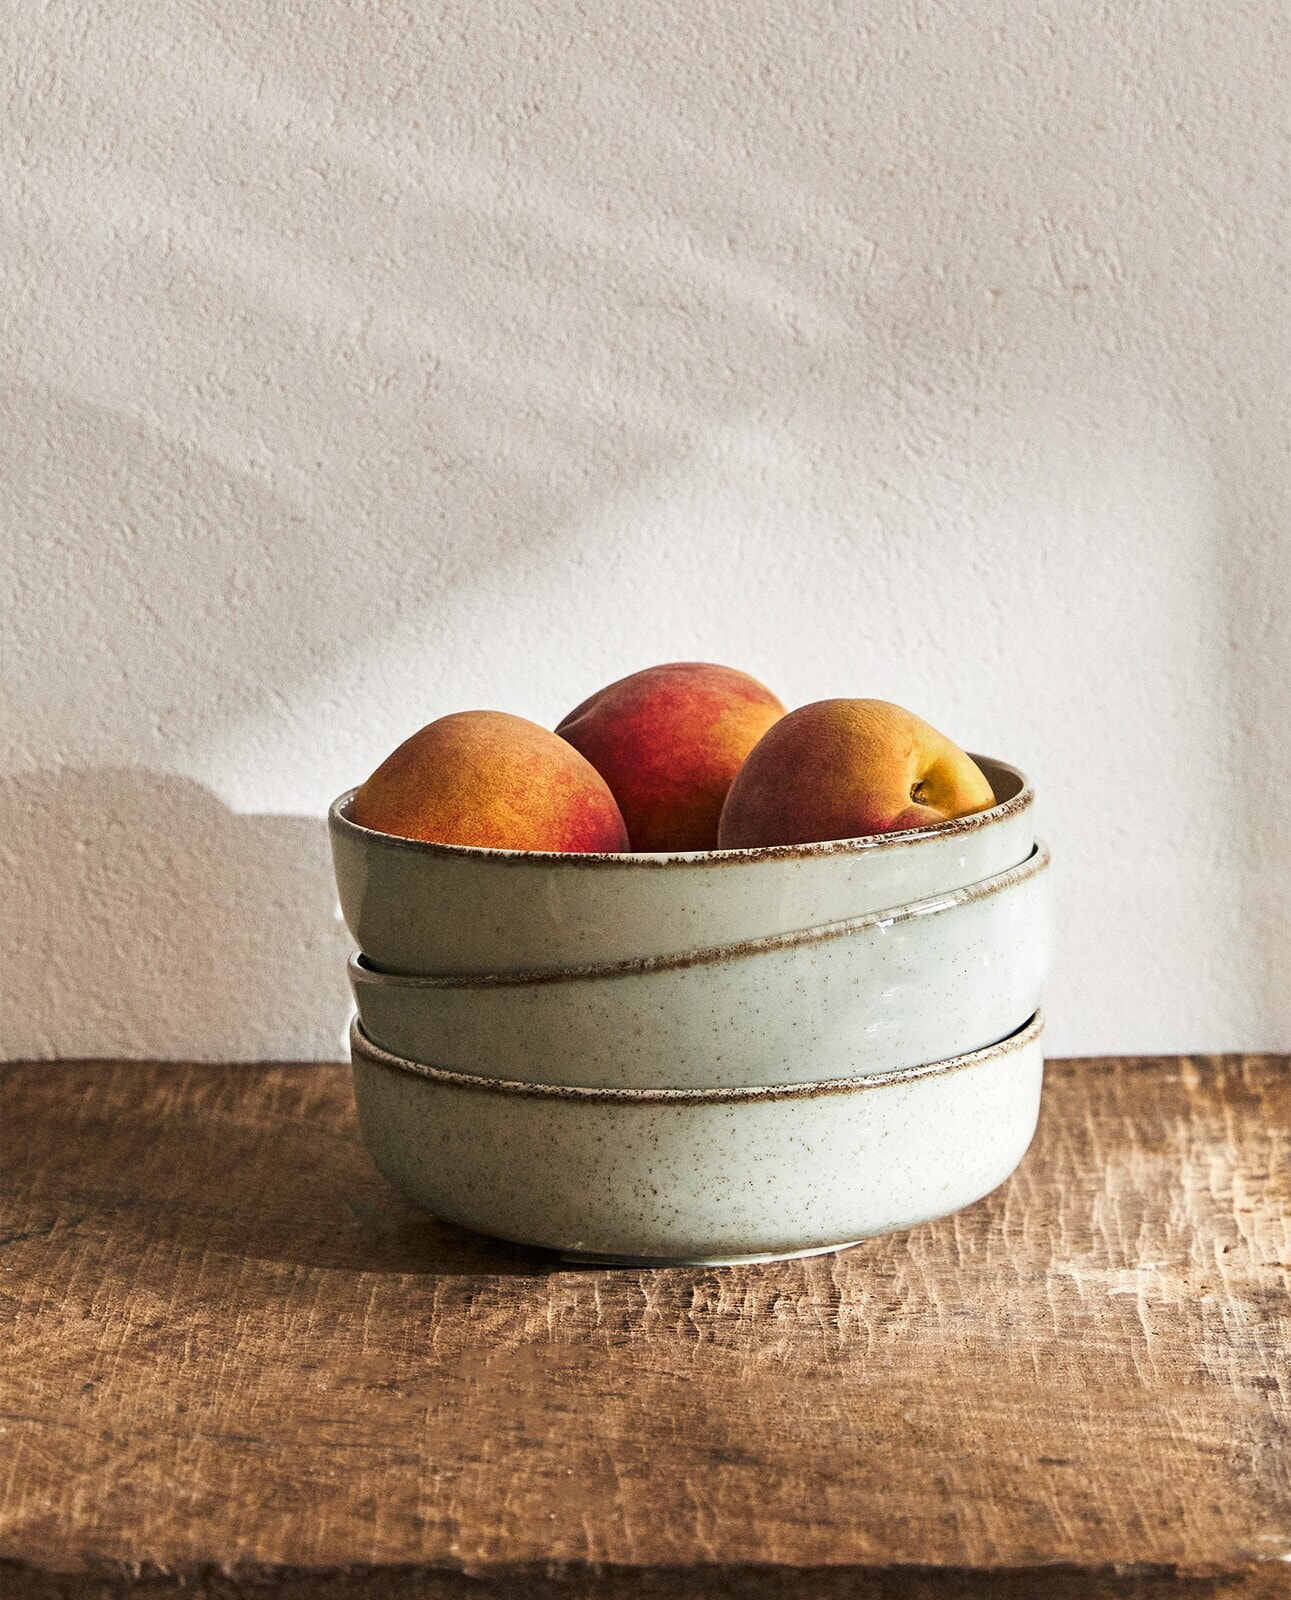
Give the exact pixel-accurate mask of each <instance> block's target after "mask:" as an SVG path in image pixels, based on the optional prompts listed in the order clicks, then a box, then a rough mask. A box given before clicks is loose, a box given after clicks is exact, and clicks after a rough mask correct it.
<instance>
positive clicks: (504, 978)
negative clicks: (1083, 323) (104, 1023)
mask: <svg viewBox="0 0 1291 1600" xmlns="http://www.w3.org/2000/svg"><path fill="white" fill-rule="evenodd" d="M1048 864H1049V853H1048V851H1047V850H1046V849H1045V847H1044V846H1043V845H1039V846H1037V847H1036V849H1035V850H1034V852H1033V853H1032V855H1031V857H1030V859H1029V860H1028V861H1026V862H1024V863H1023V864H1022V865H1021V866H1017V867H1012V868H1010V869H1009V870H1008V871H1007V872H1002V873H999V874H997V875H996V876H995V877H993V878H987V879H986V880H985V881H984V882H982V883H976V884H972V885H970V886H969V887H968V888H965V889H955V890H952V891H951V892H950V893H947V894H942V895H939V896H938V897H937V898H936V899H932V900H922V901H916V902H915V903H914V904H913V905H905V906H897V907H894V908H891V909H888V910H886V911H879V912H872V913H871V914H870V915H868V916H864V917H855V918H852V919H851V920H849V921H847V922H834V923H826V924H825V925H824V926H822V927H815V928H809V929H807V930H805V931H803V932H799V933H784V934H777V935H775V936H773V937H771V938H766V939H753V940H749V941H747V942H745V943H743V944H737V945H725V946H722V947H720V948H718V949H709V950H698V951H691V952H689V953H687V954H684V955H680V956H663V957H655V958H654V959H652V960H648V961H633V962H624V963H621V964H619V965H617V966H594V967H583V968H578V969H574V970H571V971H555V972H545V973H536V974H519V973H508V974H502V975H495V976H487V977H465V978H463V977H456V978H444V977H441V978H410V977H402V976H392V975H390V974H387V973H381V972H375V971H373V970H372V968H371V967H370V966H368V965H367V964H366V963H365V962H364V961H362V960H361V959H360V958H357V957H356V958H355V959H353V960H351V962H350V982H351V985H352V987H353V990H354V997H355V1000H356V1002H357V1004H358V1010H359V1018H360V1021H361V1022H362V1025H363V1031H364V1033H365V1034H366V1036H367V1037H368V1038H369V1039H370V1040H371V1041H372V1042H373V1043H374V1044H376V1045H378V1046H380V1047H381V1048H382V1049H385V1050H388V1051H390V1052H391V1053H392V1054H393V1055H397V1056H405V1057H407V1058H408V1059H410V1060H413V1061H424V1062H431V1063H433V1064H434V1065H435V1066H438V1067H444V1068H447V1069H448V1070H450V1071H454V1072H466V1073H471V1074H474V1075H476V1076H478V1077H483V1078H507V1079H515V1080H517V1081H519V1082H523V1083H544V1084H573V1085H580V1086H583V1087H588V1088H608V1089H708V1088H742V1087H745V1086H762V1085H766V1084H784V1083H808V1082H813V1081H815V1080H816V1079H819V1078H847V1077H856V1076H858V1075H861V1074H864V1073H876V1072H893V1071H897V1070H899V1069H902V1068H905V1067H915V1066H920V1065H922V1064H923V1063H924V1062H926V1061H940V1060H941V1059H943V1058H944V1057H946V1056H952V1055H959V1054H962V1053H963V1052H964V1051H966V1050H977V1049H979V1048H981V1047H982V1046H984V1045H988V1044H994V1043H995V1042H996V1041H997V1040H999V1039H1003V1038H1005V1037H1006V1036H1007V1035H1008V1034H1010V1033H1012V1032H1013V1031H1014V1029H1015V1028H1017V1027H1019V1026H1020V1025H1021V1024H1022V1023H1023V1022H1024V1021H1025V1020H1026V1019H1027V1018H1028V1017H1029V1016H1030V1015H1031V1014H1032V1013H1033V1012H1034V1011H1035V1010H1036V1009H1037V1008H1038V1006H1039V1003H1040V990H1041V985H1042V983H1043V981H1044V978H1045V975H1046V972H1047V969H1048V966H1049V955H1050V942H1051V941H1050V928H1051V920H1052V918H1051V910H1050V903H1049V901H1050V897H1049V881H1048V879H1049V874H1048Z"/></svg>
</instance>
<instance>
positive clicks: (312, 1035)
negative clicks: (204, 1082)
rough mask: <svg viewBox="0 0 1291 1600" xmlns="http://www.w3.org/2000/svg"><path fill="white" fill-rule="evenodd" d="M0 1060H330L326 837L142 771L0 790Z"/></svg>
mask: <svg viewBox="0 0 1291 1600" xmlns="http://www.w3.org/2000/svg"><path fill="white" fill-rule="evenodd" d="M0 863H3V881H4V887H3V894H2V896H0V960H3V962H4V969H5V985H4V987H5V996H6V999H5V1006H4V1011H3V1023H2V1025H0V1058H3V1059H9V1060H14V1059H35V1058H44V1057H54V1056H69V1055H84V1056H95V1057H111V1056H121V1057H162V1058H177V1059H189V1060H203V1059H229V1058H230V1057H232V1058H235V1059H236V1058H242V1059H246V1060H260V1059H266V1058H268V1057H271V1056H272V1055H274V1054H275V1053H277V1052H280V1051H281V1047H282V1042H283V1041H284V1040H290V1041H292V1044H293V1047H294V1053H295V1054H296V1055H297V1056H301V1057H316V1058H318V1059H332V1060H335V1059H340V1058H343V1057H344V1055H345V1054H346V1051H345V1048H344V1035H345V1026H346V1022H347V1019H348V1016H349V1012H350V1004H349V994H348V990H347V987H346V980H345V958H346V954H347V952H348V949H349V943H350V941H349V937H348V935H347V934H346V932H345V929H344V926H343V925H342V923H341V922H340V920H339V913H338V911H337V909H336V905H335V900H334V895H333V891H332V887H331V866H330V860H329V852H328V845H327V832H326V825H325V824H324V823H323V822H321V821H319V820H316V819H313V818H306V817H293V816H242V815H238V814H237V813H236V812H233V811H230V810H229V809H228V808H227V807H226V806H224V805H223V804H221V803H220V801H218V800H217V799H216V798H215V797H214V796H213V795H212V794H210V793H209V792H208V791H207V790H206V789H204V788H202V786H201V785H200V784H197V783H194V782H192V781H190V780H188V779H186V778H179V777H174V776H168V775H164V774H160V773H155V772H147V771H140V770H128V771H124V770H70V769H69V770H65V771H61V772H45V773H36V774H29V775H24V776H21V777H7V778H4V779H0Z"/></svg>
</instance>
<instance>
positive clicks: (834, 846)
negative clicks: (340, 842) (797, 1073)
mask: <svg viewBox="0 0 1291 1600" xmlns="http://www.w3.org/2000/svg"><path fill="white" fill-rule="evenodd" d="M967 754H968V755H969V757H970V758H971V759H972V760H973V761H975V762H977V764H978V766H981V765H982V763H983V762H985V763H986V764H987V765H988V766H991V767H994V768H995V769H996V770H997V771H998V772H1003V773H1006V774H1007V775H1008V776H1009V777H1010V778H1015V779H1016V780H1017V783H1018V789H1017V792H1016V793H1015V794H1012V795H1010V796H1009V798H1008V799H1007V800H1001V801H999V802H998V804H996V805H993V806H987V808H986V810H985V811H974V812H972V813H971V814H970V815H969V816H967V817H954V818H952V819H951V820H950V821H949V822H934V823H931V824H929V825H928V826H927V827H923V828H901V829H899V830H898V831H896V832H893V833H868V834H861V835H859V836H858V837H856V838H854V839H819V840H816V841H814V842H813V843H811V844H768V845H755V846H753V847H751V848H750V849H747V850H672V851H650V850H583V851H574V850H497V849H494V848H492V847H491V846H486V845H476V844H438V843H436V842H435V841H433V840H431V839H406V838H404V837H403V835H402V834H398V833H382V832H381V831H380V830H379V829H377V828H365V827H364V826H363V825H362V824H361V823H358V822H355V821H354V820H353V819H352V818H351V817H350V816H349V806H350V802H351V801H352V800H353V799H354V796H355V795H356V794H357V793H358V787H359V786H358V785H357V784H356V785H355V786H354V788H352V789H347V790H346V791H345V792H344V794H338V795H337V797H336V799H335V800H333V801H332V803H331V805H330V806H329V807H328V808H327V823H328V827H329V828H330V829H331V830H332V832H333V833H339V834H343V835H347V836H349V837H351V838H354V839H356V840H360V841H368V842H371V843H374V844H377V845H379V846H382V847H384V848H387V849H395V850H411V851H415V852H417V853H419V854H421V855H426V856H430V857H432V858H437V859H439V860H443V861H496V862H498V863H499V864H500V865H507V864H523V863H526V862H527V863H529V864H533V863H537V864H539V865H541V866H545V867H549V866H553V865H555V864H559V865H560V866H562V867H564V866H568V867H598V866H609V865H614V866H620V867H656V868H658V867H669V866H677V867H682V866H687V867H695V866H701V867H702V866H713V867H729V866H743V865H747V864H750V863H753V862H757V861H797V860H803V859H808V858H811V857H815V856H833V855H865V854H868V853H869V852H870V851H877V850H890V849H893V848H895V847H896V846H899V845H909V844H918V843H920V842H921V841H923V840H925V839H927V840H932V839H946V838H954V837H956V836H958V835H959V834H964V833H974V832H976V831H977V830H978V829H980V828H988V827H990V826H992V825H993V824H994V823H997V822H1004V821H1005V820H1007V819H1008V818H1009V817H1013V816H1017V815H1018V813H1019V812H1022V811H1025V810H1026V809H1027V807H1028V806H1029V805H1031V803H1032V802H1033V801H1034V799H1035V789H1034V787H1033V786H1032V783H1031V780H1030V778H1028V777H1027V775H1026V773H1025V772H1023V771H1022V769H1021V767H1015V766H1014V765H1013V764H1012V763H1011V762H1008V761H1001V760H1000V759H999V758H998V757H996V756H987V755H979V754H977V753H976V752H974V751H971V750H970V751H968V752H967ZM988 781H989V780H988Z"/></svg>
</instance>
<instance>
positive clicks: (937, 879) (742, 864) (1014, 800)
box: [328, 756, 1035, 974]
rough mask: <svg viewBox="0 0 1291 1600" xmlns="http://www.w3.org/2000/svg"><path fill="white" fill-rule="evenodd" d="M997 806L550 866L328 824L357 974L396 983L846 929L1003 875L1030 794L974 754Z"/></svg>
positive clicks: (333, 819)
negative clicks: (392, 977)
mask: <svg viewBox="0 0 1291 1600" xmlns="http://www.w3.org/2000/svg"><path fill="white" fill-rule="evenodd" d="M975 759H976V760H977V762H978V763H979V765H980V766H981V767H982V770H983V771H984V772H985V773H986V775H987V777H988V778H989V779H990V782H991V786H992V788H993V789H994V791H995V794H996V796H997V797H998V803H997V804H996V805H995V806H993V807H992V808H991V809H990V810H989V811H982V812H979V813H978V814H977V815H976V816H972V817H961V818H959V819H958V820H957V821H955V822H946V823H941V824H940V825H938V826H937V827H932V828H920V829H914V830H908V831H906V832H904V833H889V834H879V835H876V836H873V837H870V838H865V839H843V840H833V841H830V842H828V843H825V844H807V845H785V846H779V847H776V848H774V849H766V850H708V851H692V852H690V853H688V854H683V855H647V854H642V855H626V854H625V855H558V854H551V853H546V852H542V851H526V850H477V849H470V848H467V847H465V846H461V845H439V844H423V843H421V842H419V841H416V840H411V839H397V838H394V837H392V836H391V835H389V834H384V833H374V832H373V831H372V830H371V829H368V828H361V827H359V826H358V824H357V823H354V822H351V821H350V817H349V804H350V800H351V799H352V798H353V793H354V791H353V790H350V791H349V792H348V793H347V794H343V795H342V796H341V797H340V799H338V800H337V801H335V802H334V804H333V805H332V808H331V811H330V812H329V814H328V826H329V829H330V832H331V840H332V856H333V860H334V862H335V865H336V882H337V887H338V889H339V891H340V899H341V910H342V912H343V914H344V917H345V922H346V925H347V926H348V928H349V930H350V932H351V933H352V934H353V935H354V938H355V941H356V942H357V944H358V946H359V948H360V950H362V951H363V953H364V954H365V955H366V956H367V957H368V959H369V960H370V961H371V962H372V964H373V965H374V966H376V967H379V968H381V969H383V970H384V971H387V972H399V973H410V974H439V973H488V972H523V971H529V970H538V969H549V968H553V967H562V968H564V967H582V966H586V965H588V964H589V963H593V962H595V963H598V964H602V965H604V964H606V963H610V962H618V961H637V960H642V959H644V958H646V957H652V956H659V955H678V954H680V953H681V952H683V951H686V950H695V949H702V948H705V947H709V946H716V945H728V944H738V943H740V942H742V941H743V940H746V939H757V938H762V937H764V936H765V935H767V934H779V933H791V932H793V931H794V930H796V929H799V928H810V927H814V926H816V925H818V924H820V923H824V922H838V921H841V920H842V919H843V918H846V917H859V916H863V915H864V914H865V913H867V912H870V911H878V910H881V909H882V908H883V907H884V906H895V905H904V904H908V903H909V902H910V901H913V900H920V899H923V898H925V897H927V896H929V895H936V894H941V893H943V892H944V891H946V890H950V889H959V888H963V887H964V886H965V885H966V884H971V883H977V882H979V881H980V880H981V879H983V878H989V877H991V876H993V875H994V874H996V873H999V872H1002V871H1004V869H1005V868H1007V867H1012V866H1016V865H1017V864H1018V862H1020V861H1023V860H1025V859H1026V857H1027V856H1028V855H1029V854H1030V851H1031V846H1032V843H1033V840H1034V837H1035V833H1034V826H1033V818H1032V803H1033V795H1032V790H1031V786H1030V784H1029V783H1028V782H1027V780H1026V778H1025V777H1024V776H1023V775H1022V773H1020V772H1019V771H1017V769H1016V768H1014V767H1010V766H1006V765H1005V764H1004V763H1003V762H1001V761H991V760H988V759H987V758H986V757H984V756H978V757H976V758H975Z"/></svg>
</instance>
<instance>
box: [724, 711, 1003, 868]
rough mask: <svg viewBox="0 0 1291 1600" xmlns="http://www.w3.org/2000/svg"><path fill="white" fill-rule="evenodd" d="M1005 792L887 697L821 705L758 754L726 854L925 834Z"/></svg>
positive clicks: (736, 800) (738, 801)
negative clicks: (910, 831) (902, 832)
mask: <svg viewBox="0 0 1291 1600" xmlns="http://www.w3.org/2000/svg"><path fill="white" fill-rule="evenodd" d="M994 804H995V796H994V794H993V793H992V791H991V786H990V784H989V783H988V782H987V781H986V778H985V776H984V775H983V773H982V771H981V769H980V768H979V767H978V765H977V763H976V762H975V761H974V760H973V759H972V757H971V756H969V755H966V754H965V753H964V751H962V750H961V749H960V748H959V746H958V745H957V744H953V743H952V742H951V741H950V740H949V739H948V738H946V736H945V734H943V733H938V732H937V730H936V728H933V727H930V726H929V725H928V723H926V722H925V721H924V720H923V719H922V717H916V716H915V715H914V713H913V712H912V711H905V710H903V709H902V707H900V706H894V705H891V704H889V703H888V702H887V701H886V700H817V701H814V702H813V703H812V704H811V705H806V706H800V707H799V708H798V710H796V711H791V712H790V713H789V715H788V716H787V717H784V718H782V719H781V720H780V721H779V722H777V723H776V724H775V726H774V727H773V728H771V729H770V730H769V731H768V732H767V733H765V734H764V735H763V736H762V738H761V740H760V741H759V742H758V744H757V745H756V746H755V747H754V749H753V750H752V751H751V752H750V754H749V758H748V760H747V761H746V762H745V763H744V765H743V767H741V769H740V773H739V776H738V777H737V778H736V779H735V782H734V783H733V784H732V785H731V789H730V793H729V794H728V795H727V797H726V804H725V806H724V807H723V810H722V819H721V825H720V828H719V830H718V843H719V844H720V845H721V847H722V848H723V849H724V850H738V849H749V848H752V847H754V846H757V845H775V844H812V843H815V842H816V841H817V840H821V839H855V838H859V837H861V836H862V835H865V834H872V833H892V832H895V831H896V830H897V829H900V828H922V827H926V826H928V825H929V824H932V823H936V822H946V821H948V820H949V819H950V818H952V817H963V816H967V815H969V814H970V813H971V812H974V811H983V810H985V809H986V808H987V807H988V806H992V805H994Z"/></svg>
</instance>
